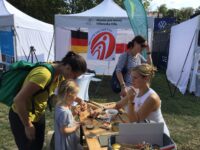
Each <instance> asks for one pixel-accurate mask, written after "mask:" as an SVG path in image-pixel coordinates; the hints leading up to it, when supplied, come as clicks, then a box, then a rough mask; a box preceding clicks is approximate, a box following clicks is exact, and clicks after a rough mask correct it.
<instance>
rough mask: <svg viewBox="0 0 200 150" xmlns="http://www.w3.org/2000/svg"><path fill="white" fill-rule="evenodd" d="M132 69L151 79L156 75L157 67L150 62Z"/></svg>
mask: <svg viewBox="0 0 200 150" xmlns="http://www.w3.org/2000/svg"><path fill="white" fill-rule="evenodd" d="M132 71H136V72H137V73H139V74H140V75H141V76H143V77H149V78H150V80H151V79H152V78H153V77H154V75H155V72H156V71H157V69H156V68H155V67H154V66H153V65H149V64H141V65H138V66H136V67H134V68H133V69H132Z"/></svg>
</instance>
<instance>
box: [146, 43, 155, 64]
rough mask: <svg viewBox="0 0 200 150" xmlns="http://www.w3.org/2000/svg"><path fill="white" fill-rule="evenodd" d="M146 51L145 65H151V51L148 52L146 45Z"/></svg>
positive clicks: (148, 48)
mask: <svg viewBox="0 0 200 150" xmlns="http://www.w3.org/2000/svg"><path fill="white" fill-rule="evenodd" d="M146 50H147V63H148V64H149V65H152V64H153V63H152V58H151V50H150V47H149V45H147V47H146Z"/></svg>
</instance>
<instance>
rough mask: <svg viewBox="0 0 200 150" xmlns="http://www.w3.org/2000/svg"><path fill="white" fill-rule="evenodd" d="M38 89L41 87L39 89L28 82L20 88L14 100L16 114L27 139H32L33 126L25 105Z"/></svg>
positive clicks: (33, 135) (33, 134)
mask: <svg viewBox="0 0 200 150" xmlns="http://www.w3.org/2000/svg"><path fill="white" fill-rule="evenodd" d="M40 89H41V87H39V86H38V85H36V84H35V83H32V82H28V83H27V84H26V85H25V86H23V87H22V89H21V90H20V91H19V93H18V94H17V95H16V97H15V98H14V103H15V107H16V111H17V114H18V116H19V118H20V120H21V121H22V123H23V125H24V127H25V131H26V135H27V137H28V138H29V139H34V137H35V133H34V126H33V124H32V123H31V121H30V119H29V112H28V110H27V105H28V102H30V100H31V98H32V96H33V95H34V93H36V92H37V91H39V90H40Z"/></svg>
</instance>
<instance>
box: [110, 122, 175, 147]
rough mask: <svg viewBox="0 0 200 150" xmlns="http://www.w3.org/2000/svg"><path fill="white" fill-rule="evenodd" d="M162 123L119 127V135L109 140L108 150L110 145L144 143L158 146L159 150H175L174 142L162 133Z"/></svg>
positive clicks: (130, 124)
mask: <svg viewBox="0 0 200 150" xmlns="http://www.w3.org/2000/svg"><path fill="white" fill-rule="evenodd" d="M163 128H164V124H163V123H135V124H134V123H126V124H120V125H119V135H117V136H111V137H110V138H109V150H112V144H114V143H119V144H120V143H124V144H141V143H143V142H144V141H145V142H146V143H149V144H153V145H154V144H156V145H159V146H160V150H176V149H177V148H176V144H175V143H174V141H173V140H172V139H171V138H170V137H169V136H167V135H166V134H164V133H163Z"/></svg>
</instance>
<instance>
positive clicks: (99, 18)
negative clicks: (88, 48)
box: [55, 0, 154, 29]
mask: <svg viewBox="0 0 200 150" xmlns="http://www.w3.org/2000/svg"><path fill="white" fill-rule="evenodd" d="M153 24H154V19H153V18H149V17H148V26H149V28H153ZM55 26H57V27H63V28H66V27H68V28H72V27H74V28H100V27H101V28H102V27H103V28H104V27H108V26H109V27H111V28H115V29H130V28H131V25H130V22H129V20H128V15H127V13H126V11H125V10H124V9H122V8H121V7H120V6H118V5H117V4H116V3H115V2H114V1H113V0H104V1H103V2H102V3H100V4H99V5H97V6H96V7H94V8H91V9H89V10H87V11H84V12H82V13H77V14H69V15H60V14H58V15H55Z"/></svg>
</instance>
